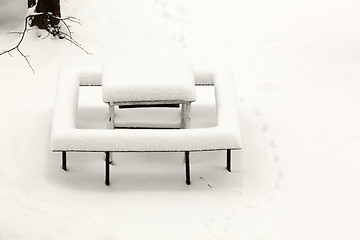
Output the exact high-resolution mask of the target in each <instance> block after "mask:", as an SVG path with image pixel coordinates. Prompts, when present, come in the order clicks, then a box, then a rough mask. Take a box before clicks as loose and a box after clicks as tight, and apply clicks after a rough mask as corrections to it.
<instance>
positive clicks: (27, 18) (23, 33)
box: [0, 15, 35, 74]
mask: <svg viewBox="0 0 360 240" xmlns="http://www.w3.org/2000/svg"><path fill="white" fill-rule="evenodd" d="M30 17H32V15H29V16H27V17H26V18H25V27H24V31H23V32H22V33H21V34H20V35H21V38H20V41H19V42H18V44H17V45H16V46H15V47H13V48H10V49H9V50H6V51H3V52H2V53H0V56H1V55H3V54H5V53H8V54H9V55H10V56H12V55H11V54H10V52H11V51H13V50H15V49H16V50H17V51H18V52H19V53H20V54H21V56H23V57H24V58H25V60H26V62H27V63H28V65H29V67H30V68H31V70H32V72H33V74H34V73H35V71H34V68H33V67H32V66H31V64H30V62H29V59H28V57H27V56H25V55H24V54H23V53H22V52H21V50H20V48H19V47H20V44H21V42H22V41H23V40H24V37H25V33H26V30H27V26H28V20H29V18H30Z"/></svg>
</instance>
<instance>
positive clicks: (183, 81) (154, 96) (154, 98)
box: [102, 59, 196, 128]
mask: <svg viewBox="0 0 360 240" xmlns="http://www.w3.org/2000/svg"><path fill="white" fill-rule="evenodd" d="M102 98H103V101H104V102H105V103H107V104H109V128H114V127H115V126H114V121H115V111H114V108H115V106H120V107H121V106H126V107H131V106H134V107H136V106H144V105H145V106H156V105H174V104H178V105H181V128H188V127H189V124H190V112H191V102H193V101H195V99H196V94H195V80H194V73H193V70H192V68H191V66H190V65H189V64H188V63H187V62H185V61H183V60H178V59H170V60H169V59H166V60H162V59H136V60H131V59H127V60H121V61H109V62H106V63H104V64H103V70H102Z"/></svg>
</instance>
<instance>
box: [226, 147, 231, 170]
mask: <svg viewBox="0 0 360 240" xmlns="http://www.w3.org/2000/svg"><path fill="white" fill-rule="evenodd" d="M226 152H227V163H226V169H227V170H228V171H229V172H231V150H230V149H228V150H226Z"/></svg>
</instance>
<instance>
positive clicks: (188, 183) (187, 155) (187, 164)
mask: <svg viewBox="0 0 360 240" xmlns="http://www.w3.org/2000/svg"><path fill="white" fill-rule="evenodd" d="M189 155H190V154H189V152H188V151H186V152H185V170H186V184H187V185H190V157H189Z"/></svg>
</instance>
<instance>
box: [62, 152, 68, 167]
mask: <svg viewBox="0 0 360 240" xmlns="http://www.w3.org/2000/svg"><path fill="white" fill-rule="evenodd" d="M62 169H63V170H64V171H67V167H66V152H65V151H63V152H62Z"/></svg>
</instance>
